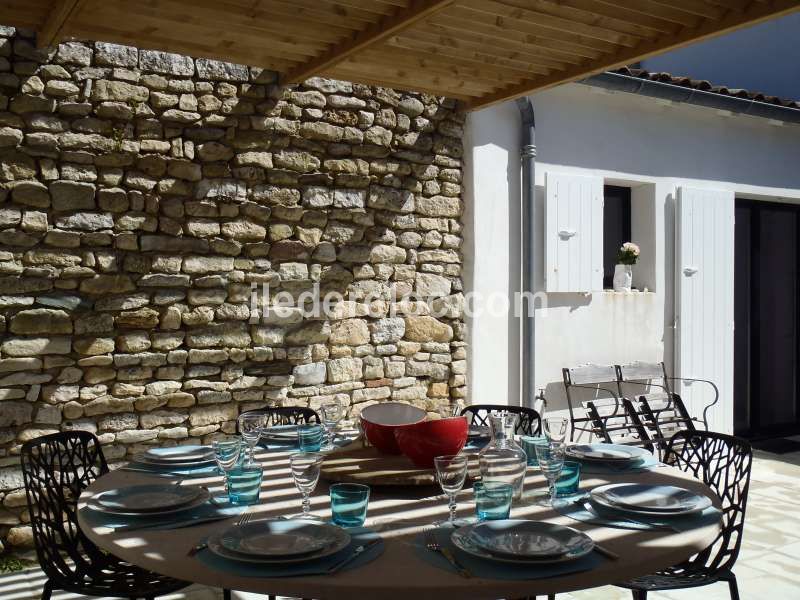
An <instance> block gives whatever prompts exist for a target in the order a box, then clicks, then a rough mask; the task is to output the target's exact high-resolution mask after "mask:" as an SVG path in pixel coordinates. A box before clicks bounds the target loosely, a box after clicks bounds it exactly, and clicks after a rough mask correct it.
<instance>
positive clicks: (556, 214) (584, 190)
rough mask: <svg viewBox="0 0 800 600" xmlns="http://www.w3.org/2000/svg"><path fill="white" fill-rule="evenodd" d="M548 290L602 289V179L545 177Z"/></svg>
mask: <svg viewBox="0 0 800 600" xmlns="http://www.w3.org/2000/svg"><path fill="white" fill-rule="evenodd" d="M545 189H546V193H545V197H546V199H545V250H544V256H545V290H546V291H548V292H591V291H595V290H602V289H603V179H602V178H601V177H590V176H586V175H565V174H561V173H547V174H546V175H545Z"/></svg>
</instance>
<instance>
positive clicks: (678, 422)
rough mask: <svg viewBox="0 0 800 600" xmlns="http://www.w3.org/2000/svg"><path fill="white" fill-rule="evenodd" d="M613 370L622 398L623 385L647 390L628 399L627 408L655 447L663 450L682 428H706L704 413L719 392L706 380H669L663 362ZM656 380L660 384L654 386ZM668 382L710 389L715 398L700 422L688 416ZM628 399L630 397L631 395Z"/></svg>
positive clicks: (717, 398) (630, 365) (712, 383)
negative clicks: (682, 382) (701, 385)
mask: <svg viewBox="0 0 800 600" xmlns="http://www.w3.org/2000/svg"><path fill="white" fill-rule="evenodd" d="M616 370H617V386H618V389H619V393H620V395H621V396H624V395H626V394H625V387H626V386H638V387H645V388H648V389H647V393H645V394H640V395H638V397H634V399H632V400H631V407H632V408H633V410H634V411H635V412H636V414H637V416H638V418H639V419H640V420H641V421H642V423H643V424H644V426H645V427H646V429H647V430H648V433H649V435H650V437H651V438H652V440H653V442H654V443H655V444H656V445H657V446H658V447H660V448H662V449H663V448H664V447H665V446H666V444H667V442H668V441H669V439H670V437H671V436H672V435H673V434H674V433H676V432H677V431H680V430H682V429H687V430H689V431H694V430H696V429H697V425H701V426H702V427H703V429H708V411H709V410H710V409H711V407H713V406H714V405H715V404H716V403H717V402H718V401H719V389H718V388H717V386H716V385H715V384H714V382H712V381H709V380H707V379H693V378H681V377H670V376H668V375H667V370H666V367H665V366H664V363H663V362H661V363H644V362H636V363H631V364H629V365H616ZM659 381H660V382H661V383H658V382H659ZM671 381H693V382H702V383H706V384H708V385H710V386H711V387H712V389H713V390H714V394H715V398H714V401H713V402H711V403H710V404H709V405H708V406H706V407H705V409H704V410H703V419H702V420H700V419H697V418H695V417H692V416H691V415H690V414H689V411H688V410H687V409H686V405H685V404H684V402H683V399H682V398H681V397H680V395H678V394H676V393H675V392H674V391H673V389H672V387H671V385H670V382H671ZM652 388H658V389H659V390H660V391H658V392H656V393H652ZM631 396H634V395H633V394H631Z"/></svg>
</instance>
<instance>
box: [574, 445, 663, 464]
mask: <svg viewBox="0 0 800 600" xmlns="http://www.w3.org/2000/svg"><path fill="white" fill-rule="evenodd" d="M646 454H648V452H647V450H645V449H644V448H637V447H635V446H623V445H621V444H576V445H574V446H569V447H568V448H567V456H570V457H572V458H577V459H578V460H585V461H587V462H604V463H627V462H631V461H634V460H640V459H641V458H643V457H644V456H645V455H646Z"/></svg>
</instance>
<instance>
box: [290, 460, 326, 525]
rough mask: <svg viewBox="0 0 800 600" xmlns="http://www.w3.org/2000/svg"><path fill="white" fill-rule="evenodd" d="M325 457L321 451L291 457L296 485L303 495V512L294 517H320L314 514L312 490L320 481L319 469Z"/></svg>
mask: <svg viewBox="0 0 800 600" xmlns="http://www.w3.org/2000/svg"><path fill="white" fill-rule="evenodd" d="M324 458H325V457H324V456H323V455H322V454H320V453H319V452H304V453H302V454H292V455H291V456H290V457H289V465H290V467H291V469H292V477H293V478H294V485H295V487H296V488H297V489H298V491H299V492H300V493H301V494H302V495H303V513H302V514H300V515H297V516H296V517H294V518H298V519H319V517H317V516H316V515H312V514H311V512H310V510H311V499H310V496H311V492H313V491H314V488H316V487H317V482H318V481H319V470H320V467H321V466H322V461H323V459H324Z"/></svg>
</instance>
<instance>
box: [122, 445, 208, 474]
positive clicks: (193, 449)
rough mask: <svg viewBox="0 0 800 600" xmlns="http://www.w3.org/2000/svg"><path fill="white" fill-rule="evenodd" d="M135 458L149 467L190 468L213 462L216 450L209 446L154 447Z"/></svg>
mask: <svg viewBox="0 0 800 600" xmlns="http://www.w3.org/2000/svg"><path fill="white" fill-rule="evenodd" d="M134 460H135V461H136V462H137V463H139V464H142V465H146V466H148V467H159V468H168V469H188V468H195V467H205V466H208V465H210V464H212V463H213V462H214V451H213V450H212V449H211V448H209V447H208V446H174V447H172V448H152V449H150V450H147V451H146V452H142V453H141V454H139V455H137V456H136V457H135V458H134Z"/></svg>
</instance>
